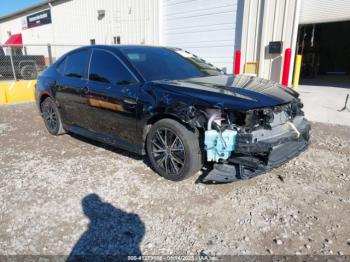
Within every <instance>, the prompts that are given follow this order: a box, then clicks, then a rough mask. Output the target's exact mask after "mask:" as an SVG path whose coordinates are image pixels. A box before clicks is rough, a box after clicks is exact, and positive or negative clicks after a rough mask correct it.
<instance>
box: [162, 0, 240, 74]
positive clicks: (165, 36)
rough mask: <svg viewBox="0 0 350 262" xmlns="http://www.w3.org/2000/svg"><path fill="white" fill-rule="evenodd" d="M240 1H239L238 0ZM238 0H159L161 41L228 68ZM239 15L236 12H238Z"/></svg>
mask: <svg viewBox="0 0 350 262" xmlns="http://www.w3.org/2000/svg"><path fill="white" fill-rule="evenodd" d="M239 2H242V1H239ZM237 3H238V0H216V1H213V0H163V1H162V4H161V14H160V15H161V34H160V42H161V44H162V45H166V46H173V47H180V48H183V49H185V50H187V51H189V52H191V53H194V54H196V55H198V56H200V57H202V58H204V59H205V60H207V61H208V62H211V63H212V64H214V65H215V66H217V67H219V68H222V67H226V68H227V72H232V59H233V52H234V49H235V44H237V43H239V41H240V39H238V38H240V37H235V36H236V35H238V36H240V35H241V31H239V32H236V31H235V29H236V28H237V30H241V27H242V26H241V25H237V24H240V22H237V21H239V20H240V19H239V18H237V11H238V10H240V11H239V12H241V14H243V6H241V5H238V4H237ZM238 17H239V16H238Z"/></svg>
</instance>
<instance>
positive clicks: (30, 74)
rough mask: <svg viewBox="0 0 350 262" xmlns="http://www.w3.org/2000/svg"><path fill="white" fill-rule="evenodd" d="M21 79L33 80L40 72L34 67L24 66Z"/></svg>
mask: <svg viewBox="0 0 350 262" xmlns="http://www.w3.org/2000/svg"><path fill="white" fill-rule="evenodd" d="M20 74H21V77H22V78H23V79H27V80H33V79H36V78H37V77H38V71H37V70H36V67H35V66H34V65H24V66H22V67H21V70H20Z"/></svg>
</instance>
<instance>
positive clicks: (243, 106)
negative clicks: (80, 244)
mask: <svg viewBox="0 0 350 262" xmlns="http://www.w3.org/2000/svg"><path fill="white" fill-rule="evenodd" d="M298 96H299V95H298V93H297V92H295V91H294V90H293V89H290V88H288V87H283V86H281V85H280V84H278V83H275V82H273V81H269V80H265V79H261V78H258V77H253V76H245V75H229V74H226V73H224V72H223V71H221V70H220V69H218V68H216V67H215V66H213V65H212V64H210V63H208V62H206V61H205V60H203V59H201V58H199V57H197V56H195V55H193V54H191V53H189V52H187V51H184V50H182V49H179V48H165V47H151V46H131V45H126V46H123V45H118V46H102V45H101V46H100V45H94V46H86V47H82V48H78V49H76V50H73V51H71V52H69V53H67V54H65V55H63V56H62V57H60V58H59V59H58V60H57V61H56V62H55V63H54V64H52V65H51V66H50V67H49V68H48V69H47V70H46V71H44V72H43V73H42V74H41V75H40V76H39V78H38V81H37V84H36V101H37V105H38V108H39V110H40V113H41V115H42V117H43V120H44V122H45V125H46V128H47V130H48V132H49V133H51V134H52V135H61V134H64V133H66V132H71V133H75V134H78V135H80V136H84V137H87V138H89V139H93V140H97V141H100V142H103V143H107V144H110V145H113V146H116V147H119V148H122V149H125V150H129V151H132V152H135V153H137V154H141V155H147V156H148V158H149V159H150V163H151V165H152V167H153V169H154V170H155V171H156V172H157V173H158V174H159V175H161V176H162V177H164V178H166V179H169V180H172V181H180V180H183V179H185V178H187V177H189V176H191V175H194V174H196V173H197V172H198V171H200V170H201V169H202V167H203V165H205V167H206V168H205V170H204V172H203V175H202V176H201V181H202V182H205V183H225V182H232V181H235V180H238V179H247V178H252V177H255V176H257V175H260V174H263V173H265V172H266V171H268V170H270V169H271V168H274V167H277V166H279V165H281V164H283V163H284V162H286V161H288V160H290V159H291V158H293V157H295V156H297V155H298V154H299V153H300V152H302V151H303V150H305V149H306V148H307V146H308V141H309V131H310V123H309V122H308V121H307V119H306V118H305V117H304V113H303V110H302V108H303V104H302V102H301V101H300V99H299V97H298ZM111 164H112V163H111Z"/></svg>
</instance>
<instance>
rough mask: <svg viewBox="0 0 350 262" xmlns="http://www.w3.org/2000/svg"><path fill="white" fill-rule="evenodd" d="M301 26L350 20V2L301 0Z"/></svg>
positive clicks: (345, 0) (343, 0) (340, 0)
mask: <svg viewBox="0 0 350 262" xmlns="http://www.w3.org/2000/svg"><path fill="white" fill-rule="evenodd" d="M300 14H301V16H300V24H316V23H327V22H337V21H346V20H350V1H349V0H301V11H300Z"/></svg>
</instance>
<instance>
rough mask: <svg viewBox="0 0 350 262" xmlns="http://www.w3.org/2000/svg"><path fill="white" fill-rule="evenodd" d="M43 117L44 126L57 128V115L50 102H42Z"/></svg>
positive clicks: (52, 129)
mask: <svg viewBox="0 0 350 262" xmlns="http://www.w3.org/2000/svg"><path fill="white" fill-rule="evenodd" d="M43 118H44V121H45V123H46V126H47V127H48V128H49V129H50V130H51V131H55V130H57V128H58V117H57V114H56V110H55V108H54V106H53V105H52V104H51V103H44V107H43Z"/></svg>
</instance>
